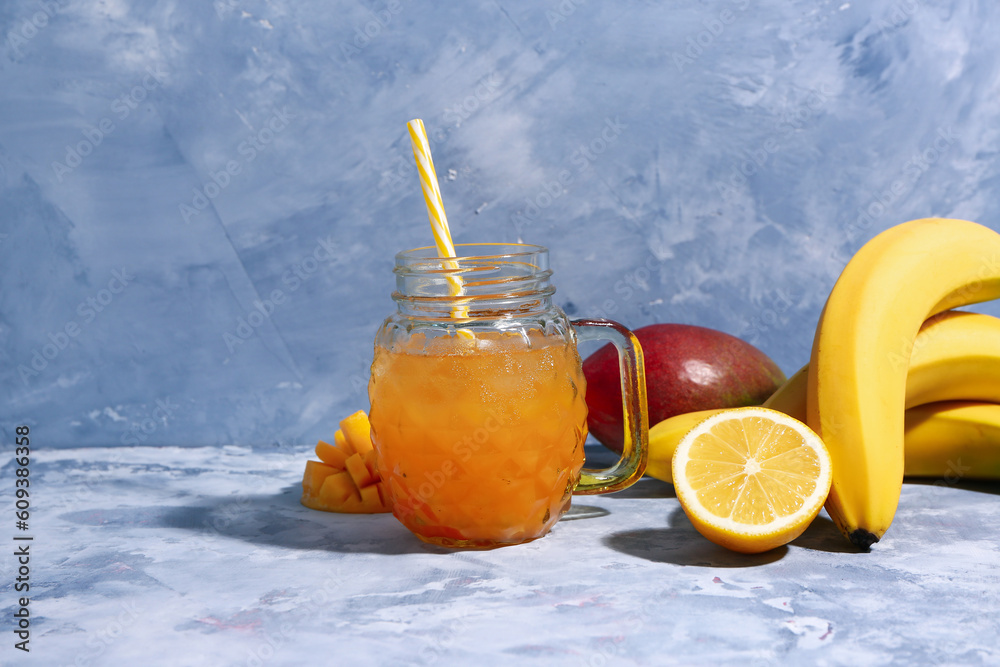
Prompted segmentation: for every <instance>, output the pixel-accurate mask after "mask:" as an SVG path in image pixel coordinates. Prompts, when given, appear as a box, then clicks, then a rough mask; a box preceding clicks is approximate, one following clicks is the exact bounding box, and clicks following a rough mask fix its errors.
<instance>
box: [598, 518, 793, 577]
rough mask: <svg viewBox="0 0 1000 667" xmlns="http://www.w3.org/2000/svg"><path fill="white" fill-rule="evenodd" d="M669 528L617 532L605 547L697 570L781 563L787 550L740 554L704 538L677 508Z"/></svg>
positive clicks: (784, 548) (607, 539)
mask: <svg viewBox="0 0 1000 667" xmlns="http://www.w3.org/2000/svg"><path fill="white" fill-rule="evenodd" d="M667 523H668V525H669V527H664V528H642V529H638V530H626V531H622V532H619V533H614V534H612V535H609V536H607V537H605V538H604V540H603V542H604V545H605V546H607V547H609V548H611V549H614V550H615V551H618V552H621V553H624V554H628V555H630V556H635V557H637V558H644V559H646V560H649V561H653V562H654V563H670V564H671V565H690V566H695V567H754V566H758V565H767V564H768V563H773V562H774V561H777V560H780V559H781V558H782V557H784V555H785V554H786V553H787V552H788V547H780V548H778V549H772V550H771V551H768V552H766V553H762V554H740V553H736V552H735V551H730V550H729V549H726V548H725V547H720V546H719V545H717V544H713V543H712V542H709V541H708V540H707V539H705V538H704V537H703V536H702V535H701V534H700V533H699V532H698V531H697V530H695V528H694V526H692V525H691V522H690V521H689V520H688V518H687V515H685V514H684V510H682V509H681V508H680V507H676V508H675V509H674V510H673V511H672V512H671V513H670V516H669V520H668V522H667Z"/></svg>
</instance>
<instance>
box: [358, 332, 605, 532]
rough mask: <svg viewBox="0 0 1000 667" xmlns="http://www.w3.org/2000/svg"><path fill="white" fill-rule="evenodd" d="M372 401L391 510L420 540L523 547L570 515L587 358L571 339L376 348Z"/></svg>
mask: <svg viewBox="0 0 1000 667" xmlns="http://www.w3.org/2000/svg"><path fill="white" fill-rule="evenodd" d="M369 395H370V398H371V404H372V407H371V414H370V419H371V426H372V439H373V442H374V444H375V449H376V451H377V454H378V468H379V471H380V473H381V475H382V478H383V480H385V483H386V488H387V489H388V490H389V493H390V496H391V497H392V502H393V513H394V514H395V515H396V517H397V518H398V519H399V520H400V521H401V522H402V523H403V524H404V525H405V526H406V527H407V528H409V529H410V530H411V531H413V532H414V533H415V534H417V536H419V537H420V538H421V539H422V540H424V541H426V542H430V543H433V544H440V545H444V546H452V547H456V546H457V547H480V548H486V547H493V546H500V545H504V544H517V543H520V542H526V541H529V540H533V539H535V538H537V537H541V536H542V535H544V534H545V533H546V532H547V531H548V530H549V529H550V528H551V527H552V525H553V524H554V523H555V522H556V521H558V519H559V517H560V516H562V514H563V513H564V512H565V511H566V510H567V509H568V508H569V505H570V499H571V494H572V491H573V487H574V486H575V485H576V483H577V481H578V480H579V477H580V469H581V468H582V467H583V460H584V452H583V444H584V440H585V439H586V437H587V405H586V403H585V401H584V395H585V383H584V378H583V373H582V371H581V368H580V357H579V355H578V353H577V351H576V348H575V346H573V345H571V344H568V343H567V342H566V341H565V340H564V339H563V338H562V337H557V336H551V337H545V336H542V335H541V334H533V333H527V334H524V335H522V334H520V333H516V334H505V333H502V332H486V333H477V334H476V337H475V339H468V338H462V337H458V336H447V337H441V338H436V339H426V338H425V337H424V336H423V334H416V335H413V336H412V337H411V338H410V339H409V340H408V341H407V342H406V343H401V344H398V345H397V346H396V347H395V348H394V349H392V350H387V349H385V348H383V347H380V346H376V348H375V359H374V362H373V364H372V377H371V383H370V385H369Z"/></svg>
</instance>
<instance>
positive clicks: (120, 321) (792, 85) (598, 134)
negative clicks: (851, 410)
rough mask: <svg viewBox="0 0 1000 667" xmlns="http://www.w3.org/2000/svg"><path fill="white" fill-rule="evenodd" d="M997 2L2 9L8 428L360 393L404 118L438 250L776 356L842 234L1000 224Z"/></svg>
mask: <svg viewBox="0 0 1000 667" xmlns="http://www.w3.org/2000/svg"><path fill="white" fill-rule="evenodd" d="M998 19H1000V7H997V6H996V5H995V4H993V3H985V2H984V3H969V2H959V1H957V0H955V1H951V2H948V1H944V0H936V1H933V2H931V1H928V2H919V1H918V0H896V1H895V2H889V1H885V0H881V1H876V2H870V3H868V2H865V3H858V2H846V1H843V0H838V1H837V2H816V1H814V0H795V1H793V2H783V1H778V0H763V1H750V0H733V1H720V2H692V1H689V0H685V1H676V2H637V1H622V0H618V1H615V2H582V1H581V0H577V1H576V2H574V0H563V1H562V2H556V1H555V0H553V1H551V2H537V3H536V2H526V1H524V2H503V3H501V2H463V3H460V4H458V5H455V4H452V3H418V2H413V1H404V0H392V1H391V2H383V1H382V0H374V1H372V2H368V1H365V2H345V1H335V2H319V1H317V0H310V1H308V2H300V1H298V0H296V1H293V0H270V1H268V2H264V1H262V0H247V1H243V0H220V1H216V2H214V3H211V2H207V1H206V2H170V1H162V2H139V1H132V2H129V1H128V0H112V1H106V2H97V1H96V0H94V1H80V0H47V1H45V2H42V1H40V0H4V2H3V3H2V5H0V38H2V40H3V42H2V45H0V405H2V406H3V407H2V410H0V422H2V430H3V433H2V436H3V438H4V442H10V441H11V440H12V426H13V425H14V424H15V423H21V422H25V423H29V424H31V425H32V434H33V435H35V436H36V440H35V441H36V442H38V443H39V444H40V445H47V446H55V447H60V446H75V445H106V444H110V445H114V444H120V443H124V444H139V443H144V444H184V445H187V444H190V445H202V444H214V443H238V444H253V445H262V446H264V445H269V444H298V443H307V444H308V443H312V442H314V441H315V439H316V438H317V437H329V436H330V435H331V432H332V429H333V428H334V424H335V422H336V421H337V420H338V419H339V418H340V417H342V416H343V415H345V414H346V413H347V412H349V411H352V410H354V409H357V408H359V407H367V395H366V392H365V387H366V383H367V366H368V364H369V363H370V359H371V344H372V337H373V334H374V332H375V329H376V327H377V326H378V324H379V322H380V321H381V320H382V318H383V317H384V316H385V315H387V314H388V312H389V311H390V310H391V309H392V308H393V304H392V302H391V300H390V298H389V294H390V292H391V290H392V285H393V283H392V276H391V273H390V269H391V266H392V256H393V254H394V253H395V252H396V251H399V250H402V249H405V248H409V247H414V246H418V245H426V244H427V243H428V242H429V241H430V231H429V227H428V224H427V218H426V213H425V210H424V207H423V202H422V199H421V197H420V192H419V189H418V188H419V186H418V181H417V175H416V171H415V168H414V166H413V159H412V154H411V151H410V146H409V142H408V139H407V137H406V132H405V123H406V121H407V120H409V119H410V118H414V117H422V118H423V119H424V121H425V123H426V124H427V127H428V131H429V133H430V135H431V137H432V140H433V143H432V148H433V152H434V158H435V162H436V165H437V168H438V173H439V174H440V175H441V177H442V190H443V195H444V199H445V205H446V209H447V211H448V213H449V218H450V221H451V225H452V229H453V233H454V236H455V240H456V241H457V242H473V241H514V240H518V239H523V240H524V241H526V242H533V243H539V244H542V245H546V246H548V247H550V248H551V249H552V258H553V265H554V269H555V271H556V273H555V277H554V280H555V283H556V285H557V286H558V288H559V291H558V293H557V300H558V303H560V304H561V305H563V306H564V308H565V309H566V310H567V311H568V312H569V313H571V314H576V315H601V314H603V315H607V316H610V317H613V318H615V319H618V320H620V321H622V322H624V323H625V324H627V325H630V326H633V327H638V326H642V325H644V324H649V323H652V322H660V321H675V322H687V323H695V324H701V325H704V326H710V327H715V328H719V329H722V330H725V331H727V332H729V333H732V334H735V335H738V336H741V337H743V338H744V339H746V340H748V341H750V342H753V343H754V344H756V345H758V346H759V347H760V348H762V349H763V350H764V351H765V352H767V353H768V354H770V355H771V356H772V357H774V358H775V360H776V361H778V363H779V364H780V365H781V366H782V367H783V368H784V369H785V370H786V372H791V371H793V370H794V369H796V368H797V367H798V366H799V365H800V364H802V363H804V362H805V361H806V360H807V358H808V351H809V347H810V344H811V340H812V329H813V327H814V326H815V323H816V319H817V317H818V314H819V310H820V308H821V307H822V304H823V301H824V299H825V297H826V295H827V293H828V292H829V289H830V287H831V286H832V284H833V282H834V280H835V279H836V276H837V275H838V273H839V271H840V269H841V268H842V267H843V265H844V264H845V263H846V261H847V259H848V258H849V257H850V255H851V254H852V253H853V252H854V251H855V250H856V249H857V248H858V247H860V245H861V244H862V243H863V242H864V241H865V240H867V239H869V238H871V237H872V236H873V235H874V234H876V233H877V232H879V231H880V230H882V229H884V228H886V227H888V226H890V225H893V224H895V223H898V222H902V221H905V220H908V219H912V218H917V217H925V216H930V215H939V216H949V217H961V218H967V219H971V220H976V221H979V222H982V223H984V224H987V225H989V226H991V227H993V228H998V227H1000V161H998V157H997V156H998V150H1000V133H998V130H997V128H1000V104H998V102H997V101H998V100H1000V57H998V56H1000V47H998V46H997V42H996V39H995V35H996V34H997V30H998V28H1000V20H998ZM258 302H259V303H261V307H262V308H263V311H266V316H265V315H264V314H263V312H261V313H260V314H254V313H255V312H257V308H258V307H257V306H256V305H255V304H257V303H258ZM983 309H985V310H986V312H994V313H996V312H997V310H996V308H995V307H994V306H993V305H992V304H991V305H989V306H986V307H984V308H983Z"/></svg>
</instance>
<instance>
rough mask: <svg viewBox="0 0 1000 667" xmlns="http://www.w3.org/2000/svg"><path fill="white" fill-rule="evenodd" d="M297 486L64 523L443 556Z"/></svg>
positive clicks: (94, 514)
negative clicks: (326, 508) (315, 502)
mask: <svg viewBox="0 0 1000 667" xmlns="http://www.w3.org/2000/svg"><path fill="white" fill-rule="evenodd" d="M301 493H302V487H301V486H300V485H298V484H295V485H292V486H288V487H285V488H284V489H282V490H281V492H280V493H278V494H275V495H239V496H215V497H209V498H206V497H200V498H199V499H198V504H197V505H187V506H163V505H154V506H145V507H124V508H107V509H101V508H95V509H88V510H82V511H77V512H67V513H65V514H62V515H60V516H59V518H60V519H62V520H64V521H69V522H71V523H75V524H80V525H89V526H107V527H109V528H115V527H117V528H122V529H129V528H154V529H155V528H175V529H181V530H188V531H191V532H193V533H196V534H198V535H199V536H200V537H202V538H204V539H207V540H211V539H213V538H218V539H222V538H226V539H236V540H242V541H244V542H248V543H251V544H260V545H268V546H277V547H283V548H288V549H305V550H310V551H314V550H320V551H331V552H340V553H376V554H386V555H397V554H407V553H432V554H433V553H437V554H448V553H456V552H462V551H467V550H463V549H447V548H444V547H437V546H434V545H431V544H427V543H425V542H422V541H420V540H419V539H418V538H417V537H416V536H415V535H413V534H412V533H411V532H410V531H409V530H407V529H406V528H404V527H403V525H402V524H401V523H399V521H397V520H396V518H395V517H394V516H392V514H388V513H385V514H337V513H334V512H320V511H317V510H312V509H308V508H306V507H304V506H302V504H301V503H300V502H299V497H300V495H301ZM607 514H609V512H608V510H606V509H603V508H601V507H594V506H590V505H581V504H574V505H573V506H572V507H571V508H570V510H569V511H568V512H567V513H566V515H564V516H563V518H562V519H561V520H562V521H576V520H581V519H591V518H597V517H601V516H606V515H607Z"/></svg>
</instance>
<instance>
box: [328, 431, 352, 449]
mask: <svg viewBox="0 0 1000 667" xmlns="http://www.w3.org/2000/svg"><path fill="white" fill-rule="evenodd" d="M333 441H334V442H335V443H336V445H337V449H341V450H343V451H345V452H347V456H350V455H351V454H353V453H354V448H353V447H351V443H349V442H347V436H346V435H344V432H343V431H341V430H340V429H339V428H338V429H337V432H336V433H334V434H333Z"/></svg>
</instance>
